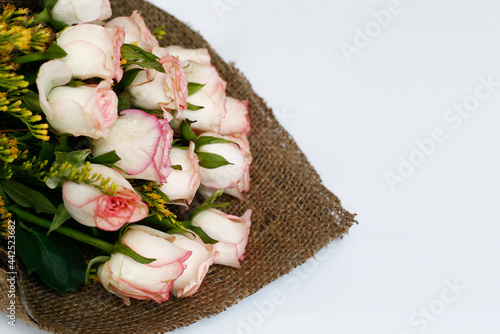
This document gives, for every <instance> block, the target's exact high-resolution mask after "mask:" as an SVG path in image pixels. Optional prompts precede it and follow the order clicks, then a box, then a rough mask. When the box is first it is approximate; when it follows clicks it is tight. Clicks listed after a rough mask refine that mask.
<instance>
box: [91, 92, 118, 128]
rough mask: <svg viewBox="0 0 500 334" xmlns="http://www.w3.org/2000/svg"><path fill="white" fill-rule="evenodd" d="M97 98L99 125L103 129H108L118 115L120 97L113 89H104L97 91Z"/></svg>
mask: <svg viewBox="0 0 500 334" xmlns="http://www.w3.org/2000/svg"><path fill="white" fill-rule="evenodd" d="M96 99H97V101H96V109H97V110H96V120H97V125H98V126H99V127H100V128H102V129H107V128H109V127H110V126H111V125H113V123H114V122H115V121H116V119H117V117H118V112H117V105H118V97H117V96H116V94H115V92H113V91H112V90H104V91H97V96H96Z"/></svg>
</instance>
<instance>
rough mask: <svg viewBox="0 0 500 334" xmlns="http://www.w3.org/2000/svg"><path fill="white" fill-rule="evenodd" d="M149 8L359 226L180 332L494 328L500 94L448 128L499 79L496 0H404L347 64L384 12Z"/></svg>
mask: <svg viewBox="0 0 500 334" xmlns="http://www.w3.org/2000/svg"><path fill="white" fill-rule="evenodd" d="M152 2H154V3H156V4H157V5H158V6H160V7H161V8H163V9H165V10H167V11H169V12H170V13H172V14H174V15H175V16H177V17H178V18H179V19H181V20H182V21H185V22H188V23H189V24H190V25H191V26H192V27H193V28H194V29H196V30H198V31H200V32H201V34H202V35H203V36H204V37H205V38H206V39H207V40H208V42H210V43H211V45H212V46H213V47H214V49H215V50H217V52H218V53H219V54H220V55H221V56H222V57H223V58H224V59H225V60H226V61H235V62H236V66H237V67H238V68H239V69H240V70H242V72H243V73H244V74H245V75H246V76H247V78H248V79H249V80H250V82H251V83H252V85H253V87H254V89H255V90H256V92H257V93H258V94H260V95H261V96H262V97H263V98H264V99H265V100H266V101H267V102H268V104H269V106H271V107H272V108H273V109H274V111H275V113H276V114H277V115H278V117H279V119H280V120H281V121H282V123H283V125H284V127H285V128H286V129H287V130H288V131H289V132H290V133H291V134H292V135H293V137H294V138H295V139H296V141H297V143H298V144H299V146H300V147H301V149H302V150H303V151H304V153H305V154H306V155H307V157H308V158H309V159H310V161H311V163H312V164H313V165H314V166H315V167H316V169H317V170H318V172H319V173H320V175H321V177H322V179H323V181H324V183H325V184H326V186H327V187H328V188H329V189H331V190H332V191H333V192H334V193H335V194H336V195H338V196H339V197H340V198H341V200H342V204H343V205H344V206H345V207H346V208H347V209H348V210H350V211H351V212H356V213H358V220H359V225H356V226H354V227H352V229H351V232H350V233H349V235H348V236H346V237H345V238H344V239H343V240H341V241H335V242H333V243H332V245H331V247H330V252H327V251H325V250H324V251H322V253H321V255H322V256H321V258H320V260H318V261H316V262H314V261H310V262H309V263H308V264H309V266H307V265H306V266H302V267H300V268H298V269H297V270H295V271H294V272H292V274H290V275H288V277H287V278H283V279H280V280H278V281H276V282H274V283H272V284H270V285H269V286H267V287H266V288H264V289H262V290H261V291H259V292H258V293H256V294H255V295H253V296H251V297H249V298H247V299H245V300H243V301H241V302H240V303H239V304H237V305H235V306H233V307H231V308H230V309H229V310H227V311H226V312H223V313H222V314H220V315H218V316H216V317H214V318H211V319H206V320H202V321H200V322H198V323H196V324H194V325H192V326H190V327H188V328H187V329H183V330H179V331H176V332H175V333H179V334H184V333H190V334H196V333H200V334H201V333H203V334H205V333H227V334H240V333H245V334H249V333H258V334H267V333H269V334H271V333H273V334H275V333H291V334H296V333H297V334H298V333H343V334H351V333H370V334H379V333H383V334H403V333H410V334H413V333H429V334H431V333H440V334H447V333H454V334H469V333H482V334H489V333H492V334H493V333H499V332H500V318H499V316H498V315H499V313H500V283H499V282H500V243H499V239H500V224H499V214H500V209H499V204H498V201H499V200H500V196H499V191H498V189H499V188H500V176H499V175H500V174H499V171H500V158H499V153H500V138H499V134H498V133H499V131H498V129H499V125H500V123H499V121H500V114H499V112H498V110H499V108H500V87H499V86H497V87H494V88H493V89H492V90H494V91H493V92H492V93H491V94H490V96H489V97H488V98H485V99H484V101H480V104H479V106H478V107H477V108H476V109H475V110H474V111H473V112H471V114H470V116H469V117H468V118H464V119H463V122H462V124H460V125H459V126H458V123H457V122H458V121H457V120H456V118H455V119H453V120H452V119H449V120H448V121H446V120H445V119H444V118H443V117H451V114H447V110H448V109H449V108H453V106H454V105H455V104H462V103H464V102H467V103H472V102H474V98H473V97H474V96H475V91H476V87H478V86H480V85H481V82H480V80H479V79H478V78H479V77H483V78H488V76H491V77H492V79H493V81H496V82H500V34H499V32H500V15H499V13H500V11H499V10H500V5H499V4H498V2H497V1H493V0H491V1H488V0H476V1H472V0H470V1H464V0H461V1H458V0H455V1H451V0H442V1H439V2H437V1H430V0H418V1H417V0H414V1H410V0H401V3H400V7H398V8H399V9H400V10H399V12H398V13H397V14H394V15H392V18H391V21H390V22H389V24H387V25H386V27H383V28H382V29H381V31H380V33H379V34H378V35H377V36H376V37H374V38H372V40H371V43H370V44H369V45H368V46H366V47H364V48H360V50H359V53H358V54H354V55H353V57H352V62H351V63H348V62H347V60H346V58H345V57H344V55H343V53H342V51H341V48H340V46H341V45H342V42H345V43H349V44H353V39H354V38H355V36H356V32H355V31H356V28H359V29H364V28H365V25H367V24H368V27H371V26H372V25H373V22H374V19H373V16H372V15H371V14H370V13H371V12H372V11H380V10H382V9H386V8H388V5H389V3H390V1H381V0H377V1H368V0H357V1H352V0H337V1H329V0H323V1H319V0H310V1H290V0H288V1H285V0H275V1H265V0H252V1H249V0H247V1H245V0H220V1H212V0H209V1H207V0H183V1H174V0H168V1H165V0H156V1H152ZM214 4H226V7H225V8H226V9H228V8H230V9H231V10H228V11H226V12H224V13H223V14H222V16H221V15H218V13H217V11H216V9H215V7H214ZM372 28H376V26H373V27H372ZM358 42H359V41H358ZM477 93H479V94H480V96H481V97H482V95H486V93H487V91H486V90H485V89H484V88H478V91H477ZM481 94H482V95H481ZM454 117H456V115H455V116H454ZM454 127H455V128H454ZM434 129H441V131H442V136H444V137H445V140H444V142H442V143H438V144H436V147H435V149H434V150H433V152H431V153H430V154H429V156H428V157H426V158H425V161H423V163H422V164H421V165H420V166H417V167H416V168H415V171H414V172H413V174H412V175H410V176H408V177H406V178H404V182H402V183H398V184H397V185H396V186H395V189H394V191H391V188H390V187H389V185H388V183H387V182H386V179H385V176H384V174H385V173H386V172H388V171H390V172H393V173H396V172H397V169H398V166H399V164H400V160H399V157H400V156H402V157H404V158H405V159H408V158H409V157H410V156H412V157H413V158H418V157H419V156H418V153H415V152H416V150H417V149H418V146H417V145H416V144H415V141H416V140H424V139H428V138H431V133H432V131H433V130H434ZM450 285H456V286H455V288H454V289H450V287H449V286H450ZM151 321H154V319H151ZM6 329H7V330H8V331H7V332H8V333H33V334H34V333H39V332H38V331H35V330H32V329H29V328H26V327H25V326H21V324H18V326H17V327H16V328H15V329H12V328H9V327H8V326H7V325H6V321H2V322H0V332H2V333H5V332H6Z"/></svg>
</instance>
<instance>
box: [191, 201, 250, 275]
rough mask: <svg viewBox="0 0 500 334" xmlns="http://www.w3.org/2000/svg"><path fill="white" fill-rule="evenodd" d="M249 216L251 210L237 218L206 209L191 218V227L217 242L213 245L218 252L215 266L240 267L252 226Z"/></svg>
mask: <svg viewBox="0 0 500 334" xmlns="http://www.w3.org/2000/svg"><path fill="white" fill-rule="evenodd" d="M251 215H252V210H247V211H246V212H245V213H244V214H243V216H241V217H238V216H233V215H228V214H225V213H224V212H222V211H220V210H217V209H208V210H203V211H202V212H200V213H198V214H197V215H195V216H194V217H193V220H192V224H193V226H197V227H200V228H201V229H202V230H203V232H205V233H206V234H207V235H208V236H209V237H210V238H212V239H214V240H217V241H218V242H217V243H216V244H214V247H215V250H216V251H218V252H219V257H218V259H216V260H215V261H214V263H215V264H223V265H226V266H231V267H236V268H239V267H240V260H242V259H243V255H244V254H245V248H246V246H247V243H248V235H249V234H250V226H251V225H252V222H251V220H250V216H251Z"/></svg>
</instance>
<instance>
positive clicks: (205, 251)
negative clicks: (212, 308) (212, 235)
mask: <svg viewBox="0 0 500 334" xmlns="http://www.w3.org/2000/svg"><path fill="white" fill-rule="evenodd" d="M173 236H174V237H175V240H174V241H173V244H174V245H175V246H178V247H180V248H183V249H186V250H189V251H191V252H192V253H191V256H190V257H189V258H188V259H187V260H186V262H184V265H185V266H186V269H184V272H183V273H182V275H181V276H180V277H179V278H178V279H176V280H175V281H174V286H173V287H172V294H173V295H174V296H175V297H178V298H183V297H189V296H192V295H193V294H194V293H196V291H198V289H199V288H200V286H201V283H202V281H203V279H204V278H205V276H206V275H207V272H208V268H209V267H210V266H211V265H212V263H213V262H214V260H216V259H217V258H218V256H219V253H218V252H217V251H216V250H215V247H214V246H213V245H207V244H205V243H203V241H202V240H201V239H200V237H198V236H197V235H191V234H189V233H184V234H173Z"/></svg>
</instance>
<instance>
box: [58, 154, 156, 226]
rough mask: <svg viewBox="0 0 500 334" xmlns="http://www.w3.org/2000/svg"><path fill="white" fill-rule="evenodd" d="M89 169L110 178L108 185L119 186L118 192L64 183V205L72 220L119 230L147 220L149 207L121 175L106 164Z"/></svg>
mask: <svg viewBox="0 0 500 334" xmlns="http://www.w3.org/2000/svg"><path fill="white" fill-rule="evenodd" d="M90 167H91V168H92V171H91V173H92V174H93V173H97V174H100V175H102V179H106V178H108V177H109V178H110V183H109V184H115V185H116V186H118V191H117V193H116V195H114V196H112V195H108V194H104V193H102V192H101V190H99V189H98V188H96V187H94V186H91V185H89V184H85V183H76V182H73V181H65V182H64V184H63V189H62V193H63V200H64V206H65V207H66V210H68V212H69V214H70V215H71V217H73V219H75V220H76V221H77V222H79V223H81V224H83V225H86V226H97V227H98V228H100V229H101V230H106V231H116V230H118V229H120V228H121V227H122V226H123V225H124V224H126V223H133V222H137V221H139V220H141V219H144V218H146V217H147V215H148V213H149V211H148V206H147V205H146V204H145V203H144V202H143V201H142V199H141V196H139V195H138V194H137V193H136V192H135V191H134V188H132V186H131V185H130V183H129V182H128V181H127V180H125V179H124V178H123V176H121V175H120V173H118V172H117V171H115V170H113V169H111V168H109V167H106V166H103V165H97V164H90Z"/></svg>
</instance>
